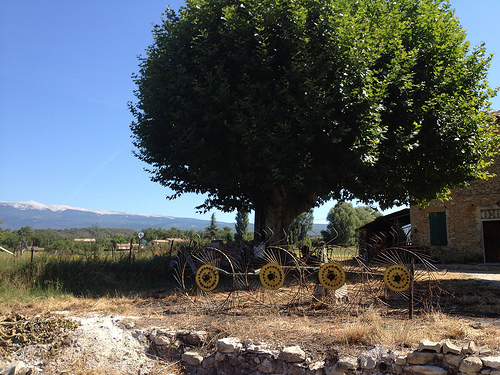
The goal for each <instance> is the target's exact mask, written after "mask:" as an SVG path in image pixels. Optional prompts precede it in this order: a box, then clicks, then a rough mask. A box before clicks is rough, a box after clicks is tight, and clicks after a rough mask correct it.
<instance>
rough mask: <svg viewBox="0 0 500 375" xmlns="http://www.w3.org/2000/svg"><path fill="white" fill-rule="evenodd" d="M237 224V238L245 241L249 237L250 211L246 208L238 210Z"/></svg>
mask: <svg viewBox="0 0 500 375" xmlns="http://www.w3.org/2000/svg"><path fill="white" fill-rule="evenodd" d="M235 220H236V224H235V226H234V227H235V230H236V234H235V236H234V237H235V239H236V240H237V241H244V240H247V239H248V237H249V236H248V224H249V219H248V211H245V210H238V212H237V213H236V217H235Z"/></svg>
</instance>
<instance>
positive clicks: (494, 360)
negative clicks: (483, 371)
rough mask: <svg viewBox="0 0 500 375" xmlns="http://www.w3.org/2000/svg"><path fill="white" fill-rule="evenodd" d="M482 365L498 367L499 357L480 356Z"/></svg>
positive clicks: (499, 364) (499, 363) (499, 365)
mask: <svg viewBox="0 0 500 375" xmlns="http://www.w3.org/2000/svg"><path fill="white" fill-rule="evenodd" d="M481 361H483V365H485V366H486V367H490V368H492V369H495V370H496V369H500V357H482V358H481Z"/></svg>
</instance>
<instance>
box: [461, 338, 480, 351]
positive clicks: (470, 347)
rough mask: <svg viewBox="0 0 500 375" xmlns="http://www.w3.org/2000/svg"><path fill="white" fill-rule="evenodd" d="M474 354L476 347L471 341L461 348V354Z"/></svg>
mask: <svg viewBox="0 0 500 375" xmlns="http://www.w3.org/2000/svg"><path fill="white" fill-rule="evenodd" d="M476 352H477V345H476V344H475V343H474V341H471V342H469V343H468V344H465V345H464V346H463V347H462V353H463V354H474V353H476Z"/></svg>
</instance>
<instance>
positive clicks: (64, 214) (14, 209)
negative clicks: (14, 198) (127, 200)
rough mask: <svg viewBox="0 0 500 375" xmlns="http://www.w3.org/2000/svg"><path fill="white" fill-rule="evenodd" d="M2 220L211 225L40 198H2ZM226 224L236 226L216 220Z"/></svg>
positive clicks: (5, 224)
mask: <svg viewBox="0 0 500 375" xmlns="http://www.w3.org/2000/svg"><path fill="white" fill-rule="evenodd" d="M0 220H2V224H0V227H1V228H2V229H12V230H14V229H20V228H21V227H25V226H29V227H32V228H35V229H40V228H51V229H67V228H87V227H91V226H97V227H101V228H130V229H136V230H139V229H145V228H164V229H170V228H172V227H175V228H178V229H180V230H190V229H193V230H194V231H198V230H203V229H205V228H206V227H207V226H209V225H210V220H199V219H190V218H175V217H170V216H159V215H140V214H128V213H125V212H112V211H103V210H88V209H84V208H75V207H69V206H58V205H44V204H40V203H37V202H33V201H30V202H1V201H0ZM217 225H218V226H219V227H220V228H222V227H224V226H228V227H231V228H232V227H234V224H232V223H222V222H217Z"/></svg>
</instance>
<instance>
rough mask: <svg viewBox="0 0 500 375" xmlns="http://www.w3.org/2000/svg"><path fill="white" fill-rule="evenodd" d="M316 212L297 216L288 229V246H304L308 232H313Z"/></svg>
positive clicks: (311, 211)
mask: <svg viewBox="0 0 500 375" xmlns="http://www.w3.org/2000/svg"><path fill="white" fill-rule="evenodd" d="M313 221H314V211H313V210H312V209H311V210H309V211H308V212H303V213H301V214H300V215H299V216H297V217H296V218H295V219H294V220H293V221H292V224H290V226H289V227H288V244H290V245H296V244H302V243H303V242H304V240H305V239H306V237H307V232H309V231H310V230H312V228H313Z"/></svg>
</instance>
